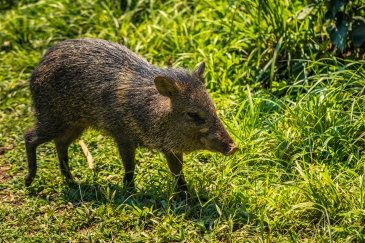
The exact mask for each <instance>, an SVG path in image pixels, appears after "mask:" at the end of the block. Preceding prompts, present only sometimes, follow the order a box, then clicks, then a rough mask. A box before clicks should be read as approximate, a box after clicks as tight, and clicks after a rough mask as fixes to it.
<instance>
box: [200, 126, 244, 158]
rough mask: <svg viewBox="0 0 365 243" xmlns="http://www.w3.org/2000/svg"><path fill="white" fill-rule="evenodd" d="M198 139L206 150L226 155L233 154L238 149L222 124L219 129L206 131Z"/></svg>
mask: <svg viewBox="0 0 365 243" xmlns="http://www.w3.org/2000/svg"><path fill="white" fill-rule="evenodd" d="M200 140H201V142H202V143H203V144H204V146H205V148H206V149H207V150H210V151H213V152H219V153H222V154H224V155H227V156H228V155H232V154H234V153H235V152H236V151H237V150H238V147H237V146H236V144H235V143H234V142H233V140H232V138H231V137H230V136H229V134H228V132H227V131H226V129H224V127H223V126H222V125H220V126H219V129H217V130H215V131H214V132H210V133H208V134H207V135H206V136H204V137H202V138H201V139H200Z"/></svg>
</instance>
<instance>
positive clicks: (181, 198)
mask: <svg viewBox="0 0 365 243" xmlns="http://www.w3.org/2000/svg"><path fill="white" fill-rule="evenodd" d="M188 198H189V193H188V191H180V192H179V193H178V198H177V199H178V200H179V201H181V202H185V203H187V201H188Z"/></svg>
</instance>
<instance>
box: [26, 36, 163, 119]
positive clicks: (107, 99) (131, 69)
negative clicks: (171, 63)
mask: <svg viewBox="0 0 365 243" xmlns="http://www.w3.org/2000/svg"><path fill="white" fill-rule="evenodd" d="M156 72H158V69H157V68H155V67H154V66H153V65H151V64H149V63H148V62H146V61H144V60H143V59H141V58H140V57H138V56H137V55H136V54H134V53H133V52H131V51H129V50H128V49H127V48H126V47H123V46H120V45H118V44H114V43H111V42H108V41H105V40H95V39H92V40H91V39H79V40H67V41H63V42H61V43H59V44H56V45H55V46H53V47H51V48H50V49H49V50H48V51H47V52H46V54H45V55H44V57H43V58H42V60H41V62H40V63H39V65H38V66H37V68H36V69H35V70H34V72H33V74H32V77H31V81H30V89H31V92H32V97H33V103H34V107H35V110H36V115H37V116H38V119H42V117H43V118H44V119H48V120H52V119H53V120H54V121H62V122H66V123H67V122H74V121H77V120H80V119H83V120H85V121H92V123H95V124H102V123H105V119H113V117H110V118H108V116H112V114H113V113H115V112H116V111H115V110H117V109H118V107H119V108H120V106H121V104H116V102H118V99H117V98H118V97H117V96H118V94H119V93H118V90H119V89H121V87H124V88H125V89H126V90H133V89H137V90H138V89H140V88H143V87H145V88H146V86H147V89H149V87H150V88H152V86H153V79H152V78H151V77H152V76H153V75H155V73H156ZM140 98H141V99H143V97H140ZM119 116H122V114H120V115H119ZM92 125H94V124H92Z"/></svg>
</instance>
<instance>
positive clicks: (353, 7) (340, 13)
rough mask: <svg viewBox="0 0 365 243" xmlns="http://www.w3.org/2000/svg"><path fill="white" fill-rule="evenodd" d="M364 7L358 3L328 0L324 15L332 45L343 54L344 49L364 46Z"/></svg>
mask: <svg viewBox="0 0 365 243" xmlns="http://www.w3.org/2000/svg"><path fill="white" fill-rule="evenodd" d="M363 16H365V5H363V4H361V0H360V1H349V0H330V1H329V2H328V10H327V12H326V14H325V20H326V21H327V25H328V26H327V32H328V34H329V35H330V39H331V41H332V43H333V44H334V45H335V46H336V47H337V48H338V49H339V50H340V51H341V52H344V51H345V49H346V47H348V46H352V48H360V47H362V46H365V45H364V44H365V18H364V17H363Z"/></svg>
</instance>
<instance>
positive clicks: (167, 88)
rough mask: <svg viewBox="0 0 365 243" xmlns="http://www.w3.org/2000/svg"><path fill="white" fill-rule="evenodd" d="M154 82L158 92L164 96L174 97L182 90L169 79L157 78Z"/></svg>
mask: <svg viewBox="0 0 365 243" xmlns="http://www.w3.org/2000/svg"><path fill="white" fill-rule="evenodd" d="M154 82H155V86H156V88H157V90H158V92H159V93H160V94H162V95H163V96H167V97H172V96H173V95H174V94H176V93H178V92H179V90H180V89H179V86H178V85H177V83H176V82H175V81H174V80H171V79H169V78H167V77H163V76H157V77H156V78H155V80H154Z"/></svg>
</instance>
